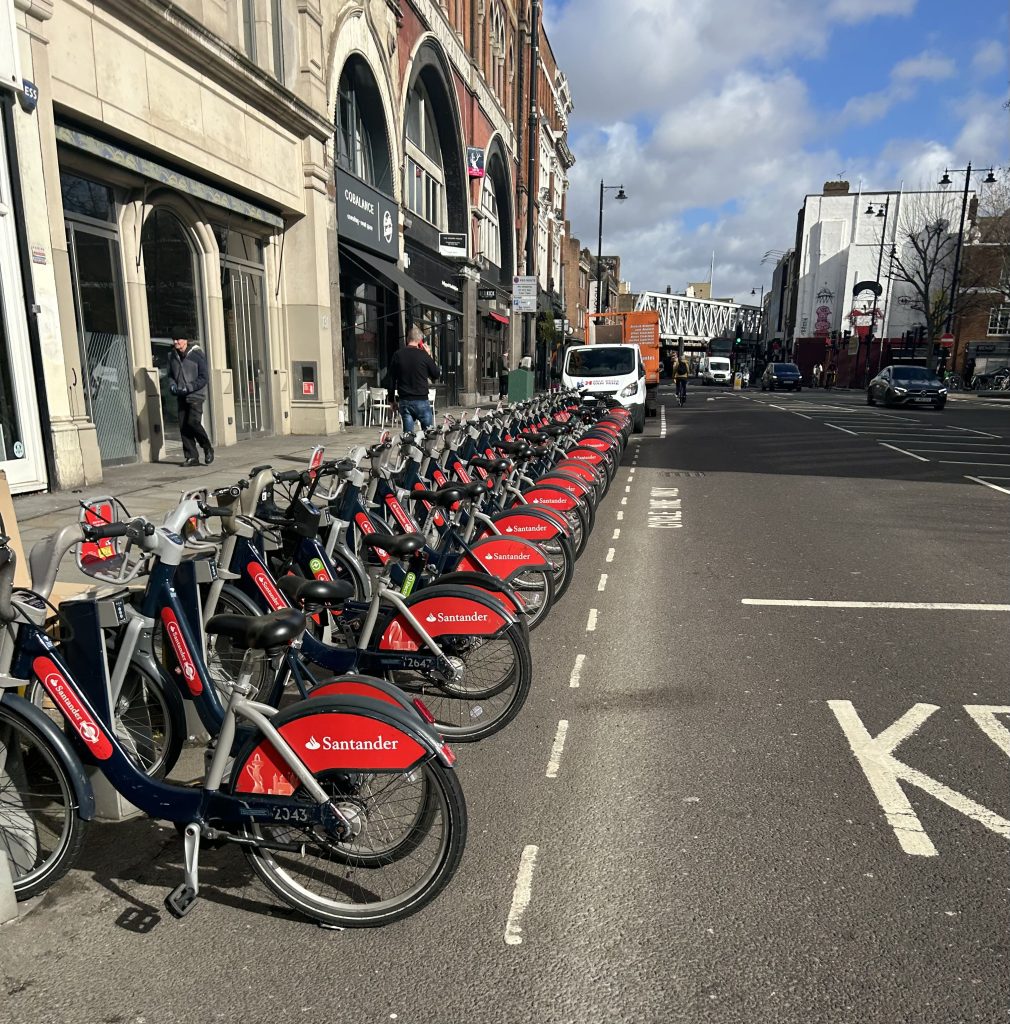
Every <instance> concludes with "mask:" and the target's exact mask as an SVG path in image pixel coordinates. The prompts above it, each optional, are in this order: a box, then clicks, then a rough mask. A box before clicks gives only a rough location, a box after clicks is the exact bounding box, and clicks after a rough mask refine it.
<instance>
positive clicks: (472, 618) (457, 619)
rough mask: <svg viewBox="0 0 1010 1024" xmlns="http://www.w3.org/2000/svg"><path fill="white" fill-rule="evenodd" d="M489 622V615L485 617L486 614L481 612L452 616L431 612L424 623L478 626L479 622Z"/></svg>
mask: <svg viewBox="0 0 1010 1024" xmlns="http://www.w3.org/2000/svg"><path fill="white" fill-rule="evenodd" d="M487 620H488V617H487V615H485V614H483V613H481V612H469V613H467V614H464V615H451V614H449V613H447V612H437V613H432V612H429V613H428V614H427V616H425V620H424V621H425V622H432V623H434V622H451V623H454V624H455V623H460V624H465V623H470V624H476V623H478V622H487Z"/></svg>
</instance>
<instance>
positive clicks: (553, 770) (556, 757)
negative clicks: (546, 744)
mask: <svg viewBox="0 0 1010 1024" xmlns="http://www.w3.org/2000/svg"><path fill="white" fill-rule="evenodd" d="M567 735H568V723H567V722H566V721H565V719H563V718H562V719H561V721H560V722H558V731H557V734H556V735H555V737H554V746H553V747H552V748H551V759H550V760H549V761H548V762H547V778H549V779H556V778H557V777H558V772H559V771H560V770H561V753H562V751H563V750H564V749H565V737H566V736H567Z"/></svg>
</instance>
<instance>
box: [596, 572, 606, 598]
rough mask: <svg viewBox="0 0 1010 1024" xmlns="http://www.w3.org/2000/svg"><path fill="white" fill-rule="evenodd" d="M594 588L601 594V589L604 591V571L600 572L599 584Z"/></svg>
mask: <svg viewBox="0 0 1010 1024" xmlns="http://www.w3.org/2000/svg"><path fill="white" fill-rule="evenodd" d="M596 589H597V590H598V591H599V592H600V593H601V594H602V593H603V591H604V590H606V589H607V574H606V573H601V574H600V582H599V585H598V586H597V588H596Z"/></svg>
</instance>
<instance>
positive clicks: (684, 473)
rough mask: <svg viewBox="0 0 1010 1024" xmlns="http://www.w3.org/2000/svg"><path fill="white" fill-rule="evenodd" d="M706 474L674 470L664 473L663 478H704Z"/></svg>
mask: <svg viewBox="0 0 1010 1024" xmlns="http://www.w3.org/2000/svg"><path fill="white" fill-rule="evenodd" d="M704 475H705V474H704V473H692V472H691V471H690V470H687V469H672V470H667V471H666V472H664V473H663V476H704Z"/></svg>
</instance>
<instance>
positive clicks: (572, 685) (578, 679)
mask: <svg viewBox="0 0 1010 1024" xmlns="http://www.w3.org/2000/svg"><path fill="white" fill-rule="evenodd" d="M585 660H586V656H585V655H584V654H576V655H575V666H574V668H573V669H572V674H571V675H570V676H569V677H568V687H569V689H572V690H577V689H578V688H579V687H580V686H581V685H582V665H583V663H584V662H585Z"/></svg>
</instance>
